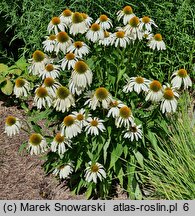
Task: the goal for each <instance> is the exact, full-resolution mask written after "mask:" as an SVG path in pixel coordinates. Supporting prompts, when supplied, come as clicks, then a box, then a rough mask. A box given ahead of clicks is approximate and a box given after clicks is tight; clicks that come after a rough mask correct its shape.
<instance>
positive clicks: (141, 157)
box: [133, 151, 144, 168]
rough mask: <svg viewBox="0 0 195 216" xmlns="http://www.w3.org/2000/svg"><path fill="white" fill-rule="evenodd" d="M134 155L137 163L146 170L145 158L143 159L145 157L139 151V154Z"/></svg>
mask: <svg viewBox="0 0 195 216" xmlns="http://www.w3.org/2000/svg"><path fill="white" fill-rule="evenodd" d="M133 153H134V155H135V158H136V159H137V162H138V163H139V165H140V166H141V167H142V168H144V157H143V155H142V154H141V153H140V152H139V151H137V152H135V151H133Z"/></svg>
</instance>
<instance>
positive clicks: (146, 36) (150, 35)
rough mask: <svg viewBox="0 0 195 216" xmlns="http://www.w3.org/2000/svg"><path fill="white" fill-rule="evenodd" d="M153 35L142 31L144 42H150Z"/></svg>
mask: <svg viewBox="0 0 195 216" xmlns="http://www.w3.org/2000/svg"><path fill="white" fill-rule="evenodd" d="M153 36H154V35H153V33H151V32H149V31H147V30H146V31H143V39H146V40H148V41H149V40H151V39H152V38H153Z"/></svg>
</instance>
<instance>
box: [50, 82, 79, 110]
mask: <svg viewBox="0 0 195 216" xmlns="http://www.w3.org/2000/svg"><path fill="white" fill-rule="evenodd" d="M74 105H75V100H74V97H73V95H72V94H71V93H70V91H69V90H68V89H67V88H66V87H64V86H60V87H59V88H58V89H57V91H56V99H55V100H54V105H53V106H54V108H55V109H56V110H57V111H62V112H66V111H68V110H69V109H70V107H71V106H74Z"/></svg>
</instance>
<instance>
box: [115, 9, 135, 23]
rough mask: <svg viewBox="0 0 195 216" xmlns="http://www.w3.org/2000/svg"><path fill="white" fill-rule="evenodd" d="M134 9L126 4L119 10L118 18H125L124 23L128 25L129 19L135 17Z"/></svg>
mask: <svg viewBox="0 0 195 216" xmlns="http://www.w3.org/2000/svg"><path fill="white" fill-rule="evenodd" d="M134 16H135V14H134V13H133V9H132V7H131V6H125V7H124V8H123V9H122V10H120V11H118V12H117V19H118V20H120V19H121V18H123V24H124V25H126V24H127V23H128V22H129V20H130V19H131V18H132V17H134Z"/></svg>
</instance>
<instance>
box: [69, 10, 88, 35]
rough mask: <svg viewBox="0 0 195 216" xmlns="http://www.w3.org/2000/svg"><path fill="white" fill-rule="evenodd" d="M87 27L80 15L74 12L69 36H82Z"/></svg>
mask: <svg viewBox="0 0 195 216" xmlns="http://www.w3.org/2000/svg"><path fill="white" fill-rule="evenodd" d="M87 29H88V27H87V25H86V22H85V20H84V18H83V16H82V14H81V13H79V12H75V13H73V15H72V23H71V26H70V31H69V32H70V34H72V35H74V36H75V35H77V34H79V33H80V34H83V33H85V32H86V31H87Z"/></svg>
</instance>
